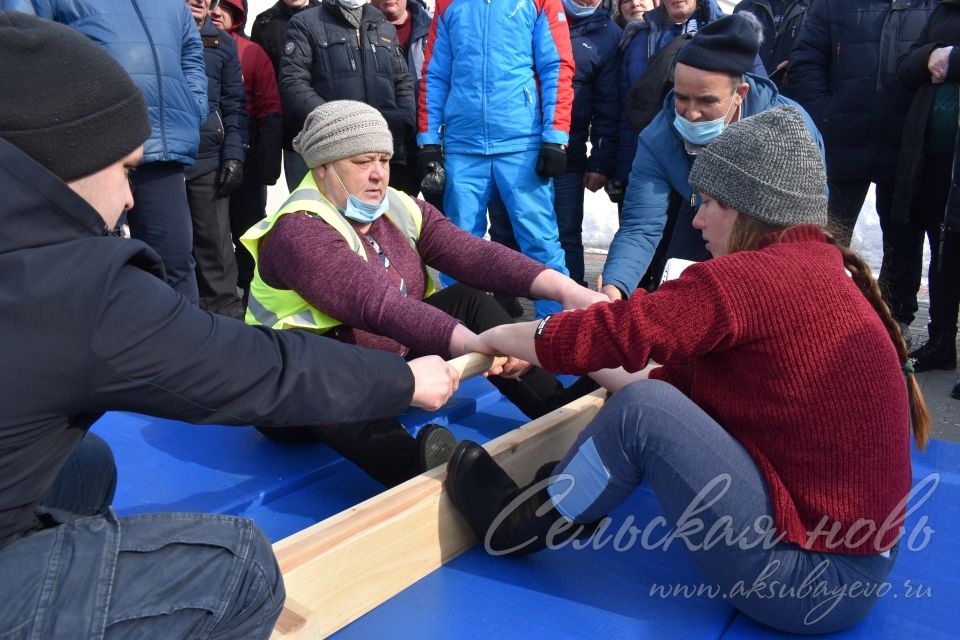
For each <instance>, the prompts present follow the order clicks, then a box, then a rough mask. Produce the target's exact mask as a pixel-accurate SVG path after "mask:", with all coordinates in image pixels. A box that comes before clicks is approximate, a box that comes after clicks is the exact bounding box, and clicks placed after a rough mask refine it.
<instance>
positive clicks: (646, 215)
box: [603, 73, 823, 295]
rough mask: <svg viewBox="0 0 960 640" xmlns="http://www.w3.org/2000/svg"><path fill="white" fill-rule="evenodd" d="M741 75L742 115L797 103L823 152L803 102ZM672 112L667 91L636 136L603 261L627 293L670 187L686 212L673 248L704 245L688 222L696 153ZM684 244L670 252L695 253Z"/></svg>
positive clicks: (659, 228)
mask: <svg viewBox="0 0 960 640" xmlns="http://www.w3.org/2000/svg"><path fill="white" fill-rule="evenodd" d="M744 80H745V81H746V82H747V84H749V85H750V90H749V91H748V92H747V97H746V99H744V101H743V105H742V108H741V116H740V117H741V119H742V118H747V117H750V116H752V115H756V114H758V113H760V112H761V111H765V110H767V109H770V108H772V107H777V106H781V105H785V104H789V105H792V106H794V107H797V109H798V110H799V111H800V113H801V114H803V118H804V120H805V121H806V123H807V128H808V129H809V130H810V134H811V135H812V136H813V139H814V140H816V141H817V145H819V147H820V153H821V155H823V140H822V139H821V138H820V132H818V131H817V128H816V126H814V124H813V120H812V119H811V118H810V116H809V115H808V114H807V113H806V112H805V111H804V110H803V108H802V107H800V106H799V105H797V103H796V102H794V101H793V100H790V99H789V98H786V97H784V96H783V95H781V94H780V93H779V92H778V91H777V87H776V85H775V84H774V83H773V81H771V80H770V79H768V78H765V77H762V76H755V75H753V74H749V73H748V74H746V75H745V76H744ZM676 115H677V112H676V109H675V107H674V104H673V91H671V92H670V93H668V94H667V97H666V99H665V100H664V102H663V109H662V110H661V111H660V113H659V114H658V115H657V117H656V118H654V119H653V122H651V123H650V124H649V125H647V128H646V129H644V130H643V132H642V133H641V134H640V136H639V138H638V140H639V143H638V145H637V153H636V157H635V158H634V160H633V169H632V171H631V172H630V181H629V183H628V184H627V192H626V194H625V196H624V199H623V211H622V212H621V214H620V228H619V229H618V230H617V233H616V235H615V236H614V238H613V242H612V243H611V244H610V251H609V253H608V254H607V260H606V263H605V264H604V266H603V284H604V285H607V284H612V285H614V286H615V287H617V288H618V289H620V290H621V291H623V292H624V293H626V294H627V295H630V294H632V293H633V290H634V289H635V288H636V286H637V284H638V283H639V282H640V278H641V277H642V276H643V274H644V273H645V272H646V270H647V267H649V266H650V261H651V260H652V258H653V254H654V252H655V251H656V249H657V245H658V244H659V242H660V238H662V237H663V231H664V226H665V225H666V221H667V207H668V205H669V201H670V193H671V192H676V193H677V194H679V195H680V197H681V198H682V199H683V201H684V202H685V203H688V204H685V205H684V206H685V208H686V211H687V212H688V215H686V216H685V215H680V216H679V217H678V219H677V224H676V227H674V237H673V239H672V240H671V248H673V247H674V246H675V245H676V244H677V243H678V242H680V243H682V242H686V243H687V244H696V243H699V251H700V252H702V251H703V238H702V237H701V236H700V233H699V232H697V231H696V230H694V229H693V228H692V227H690V220H691V219H692V213H693V212H695V211H696V210H697V208H698V207H699V202H698V200H699V196H697V197H692V196H693V190H692V189H691V188H690V183H689V181H688V178H689V176H690V168H691V167H692V166H693V160H694V156H692V155H690V154H689V153H687V152H686V150H685V149H684V146H683V141H682V140H681V139H680V136H679V134H677V132H676V130H675V129H674V128H673V120H674V118H675V117H676ZM684 248H686V249H688V250H687V251H686V252H679V253H678V252H672V253H671V255H683V254H684V253H686V254H687V255H690V254H693V253H696V252H695V251H692V250H690V249H691V247H684Z"/></svg>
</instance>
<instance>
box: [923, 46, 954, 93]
mask: <svg viewBox="0 0 960 640" xmlns="http://www.w3.org/2000/svg"><path fill="white" fill-rule="evenodd" d="M951 51H953V47H937V48H936V49H934V50H933V51H931V52H930V57H929V58H927V69H929V70H930V82H932V83H933V84H942V83H943V82H944V81H946V79H947V71H949V70H950V52H951Z"/></svg>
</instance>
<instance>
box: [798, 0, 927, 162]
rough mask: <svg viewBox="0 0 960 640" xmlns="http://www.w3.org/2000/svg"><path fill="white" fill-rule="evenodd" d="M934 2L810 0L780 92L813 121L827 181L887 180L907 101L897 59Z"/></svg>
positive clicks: (920, 29)
mask: <svg viewBox="0 0 960 640" xmlns="http://www.w3.org/2000/svg"><path fill="white" fill-rule="evenodd" d="M935 4H936V0H895V1H894V2H891V1H890V0H856V1H853V0H817V1H816V2H814V3H813V4H812V5H811V6H810V9H809V10H808V11H807V16H806V19H805V20H804V22H803V27H802V28H801V29H800V35H799V36H798V37H797V43H796V45H795V46H794V49H793V54H792V55H791V56H790V83H789V86H788V87H787V89H786V90H785V93H786V94H787V95H788V96H789V97H791V98H794V99H795V100H797V102H799V103H800V104H801V105H803V107H804V108H805V109H806V110H807V112H808V113H809V114H810V116H811V117H812V118H813V121H814V123H815V124H816V125H817V128H818V129H819V130H820V133H821V134H822V135H823V141H824V144H825V145H826V149H827V176H828V178H830V179H831V180H871V181H886V180H893V177H894V174H895V172H896V169H897V154H898V150H899V147H900V135H901V132H902V130H903V120H904V117H905V116H906V113H907V108H908V107H909V106H910V100H911V98H912V97H913V96H912V95H911V93H910V92H909V91H907V90H906V88H904V86H903V85H902V84H901V83H900V80H899V79H898V78H897V60H898V59H899V57H900V56H901V55H903V54H904V53H906V52H907V50H909V48H910V45H912V44H913V41H914V40H916V39H917V36H919V35H920V32H921V31H922V30H923V26H924V24H926V22H927V17H928V16H929V15H930V12H931V11H933V7H934V5H935Z"/></svg>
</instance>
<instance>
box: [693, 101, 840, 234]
mask: <svg viewBox="0 0 960 640" xmlns="http://www.w3.org/2000/svg"><path fill="white" fill-rule="evenodd" d="M826 184H827V177H826V173H825V172H824V169H823V158H822V157H821V156H820V149H819V147H818V146H817V143H816V142H814V140H813V138H812V137H811V136H810V132H809V131H807V125H806V123H805V122H804V120H803V116H801V115H800V112H799V111H797V109H796V108H794V107H792V106H783V107H777V108H775V109H768V110H766V111H762V112H760V113H758V114H757V115H755V116H750V117H749V118H744V119H743V120H741V121H739V122H735V123H734V124H731V125H730V126H728V127H727V128H726V129H724V131H723V133H721V134H720V135H719V136H718V137H717V138H716V139H715V140H714V141H713V142H711V143H710V144H709V145H707V147H706V148H705V149H704V150H703V151H701V152H700V153H699V154H698V155H697V159H696V160H695V161H694V163H693V168H692V169H691V170H690V186H691V187H693V189H694V191H696V192H699V193H704V194H706V195H708V196H710V197H711V198H714V199H715V200H717V201H718V202H721V203H723V204H724V205H726V206H728V207H730V208H732V209H736V210H737V211H739V212H740V213H742V214H744V215H747V216H750V217H751V218H756V219H757V220H760V221H762V222H767V223H769V224H773V225H777V226H782V227H787V226H791V225H797V224H817V225H820V226H824V225H826V224H827V197H826V196H825V195H824V194H823V192H824V189H825V187H826Z"/></svg>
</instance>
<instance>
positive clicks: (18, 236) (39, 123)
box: [0, 12, 457, 639]
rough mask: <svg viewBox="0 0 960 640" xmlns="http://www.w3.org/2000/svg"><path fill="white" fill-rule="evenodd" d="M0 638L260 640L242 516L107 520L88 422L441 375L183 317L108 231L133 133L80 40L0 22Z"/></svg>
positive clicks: (103, 466)
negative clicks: (108, 414) (116, 414)
mask: <svg viewBox="0 0 960 640" xmlns="http://www.w3.org/2000/svg"><path fill="white" fill-rule="evenodd" d="M0 86H2V87H3V92H2V93H0V192H2V193H3V200H2V202H0V225H2V226H3V229H4V232H3V233H2V234H0V291H2V294H0V338H2V342H3V344H4V348H3V366H2V367H0V388H2V389H3V393H4V395H3V398H4V410H3V413H2V414H0V478H2V480H0V576H3V581H2V583H0V637H4V638H12V637H17V638H26V637H32V638H103V637H105V636H109V637H119V636H123V637H134V638H230V639H233V638H266V637H268V636H269V635H270V631H271V629H272V627H273V623H274V621H275V620H276V618H277V616H278V615H279V614H280V610H281V608H282V606H283V600H284V589H283V581H282V579H281V576H280V571H279V569H278V567H277V563H276V560H275V559H274V557H273V553H272V550H271V547H270V542H269V541H268V540H267V538H266V537H265V536H264V534H263V533H262V532H261V531H260V530H259V529H258V528H257V527H256V526H255V525H254V523H253V522H252V521H251V520H248V519H244V518H234V517H228V516H224V515H209V514H171V513H156V514H141V515H137V516H134V517H126V518H119V517H117V515H116V514H115V513H114V511H113V509H112V508H111V507H110V504H111V501H112V498H113V492H114V487H115V486H116V481H117V471H116V466H115V464H114V461H113V456H112V455H111V453H110V449H109V447H108V446H107V444H106V443H105V442H104V441H103V440H102V439H101V438H98V437H97V436H95V435H93V434H92V433H87V431H88V429H90V427H91V426H92V425H93V424H94V423H95V422H96V421H97V420H98V419H99V418H100V416H101V415H102V414H103V413H104V412H105V411H109V410H127V411H136V412H140V413H146V414H150V415H154V416H159V417H163V418H172V419H176V420H184V421H188V422H194V423H206V424H209V423H214V424H225V425H249V424H251V423H257V424H261V425H264V426H284V425H286V426H289V425H295V424H303V423H309V422H318V423H320V422H337V421H341V422H344V421H349V420H361V419H364V418H369V419H374V418H377V417H379V416H386V415H395V414H396V413H398V412H401V411H403V410H404V409H405V408H406V407H407V406H408V405H410V404H411V403H414V404H417V405H418V406H423V407H425V408H428V409H436V408H438V407H439V406H440V405H442V404H443V403H444V402H446V400H447V399H448V398H449V397H450V395H451V394H452V393H453V390H454V389H455V388H456V381H457V377H456V372H455V371H453V369H452V368H451V367H450V366H449V365H447V364H446V363H445V362H443V360H441V359H440V358H437V357H436V356H432V357H428V358H426V359H424V360H422V361H419V362H409V363H407V362H404V360H403V359H402V358H400V357H398V356H396V355H394V354H390V353H383V352H377V351H372V350H368V349H361V348H358V347H354V346H350V345H345V344H342V343H339V342H335V341H332V340H323V339H320V338H318V337H316V336H312V335H309V334H307V333H305V332H296V331H286V332H274V331H268V330H263V329H254V328H252V327H248V326H246V325H244V324H243V323H241V322H238V321H237V320H233V319H230V318H225V317H223V316H219V315H215V314H212V313H208V312H205V311H202V310H200V309H199V308H197V307H196V306H195V305H192V304H190V303H189V302H187V300H185V299H184V297H183V296H181V295H180V294H179V293H177V292H176V291H174V290H173V289H172V288H170V286H169V285H168V284H167V283H166V282H164V280H163V276H164V269H163V266H162V264H161V262H160V258H159V256H158V255H157V253H156V252H155V251H153V250H152V249H151V248H150V247H149V246H147V245H146V244H144V243H143V242H142V241H140V240H135V239H123V238H120V237H117V236H115V235H113V234H112V233H111V232H112V231H113V230H114V228H115V226H116V224H117V220H118V219H119V218H120V215H121V213H122V212H123V210H124V209H128V208H129V207H131V206H132V205H133V197H132V195H131V193H130V184H129V182H128V178H129V174H130V172H131V171H133V170H134V169H135V168H136V166H137V165H138V164H139V163H140V161H141V159H142V158H143V146H144V145H143V143H144V140H146V139H147V137H148V136H149V134H150V121H149V119H148V116H147V107H146V105H145V103H144V99H143V95H142V93H141V92H140V90H139V89H138V88H137V87H136V86H135V85H134V83H133V82H132V81H131V79H130V76H129V75H127V73H126V72H125V71H124V70H123V68H122V67H120V65H119V64H118V63H117V62H116V61H115V60H114V59H113V58H112V57H111V56H110V55H109V54H107V53H106V52H105V51H103V50H102V49H101V48H99V47H98V46H97V45H95V44H94V43H93V42H91V41H90V40H89V39H87V38H86V37H84V36H83V35H81V34H80V33H78V32H76V31H74V30H72V29H70V28H68V27H65V26H63V25H59V24H57V23H54V22H51V21H48V20H42V19H39V18H36V17H33V16H29V15H25V14H21V13H7V12H0Z"/></svg>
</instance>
